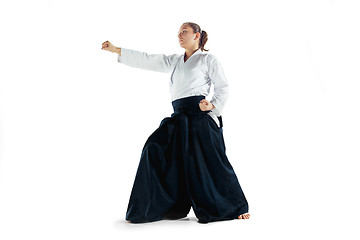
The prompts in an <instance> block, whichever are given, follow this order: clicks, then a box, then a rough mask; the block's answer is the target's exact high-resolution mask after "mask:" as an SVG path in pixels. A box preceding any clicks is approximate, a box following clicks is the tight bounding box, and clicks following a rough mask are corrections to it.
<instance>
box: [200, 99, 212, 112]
mask: <svg viewBox="0 0 360 240" xmlns="http://www.w3.org/2000/svg"><path fill="white" fill-rule="evenodd" d="M199 107H200V109H201V111H209V110H213V109H214V108H215V106H214V105H212V103H211V102H209V101H208V100H206V99H202V100H201V101H200V102H199Z"/></svg>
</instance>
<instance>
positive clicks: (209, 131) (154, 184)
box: [126, 95, 249, 223]
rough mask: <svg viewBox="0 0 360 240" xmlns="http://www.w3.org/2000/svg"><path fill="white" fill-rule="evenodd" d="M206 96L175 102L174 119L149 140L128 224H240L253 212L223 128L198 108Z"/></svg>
mask: <svg viewBox="0 0 360 240" xmlns="http://www.w3.org/2000/svg"><path fill="white" fill-rule="evenodd" d="M204 98H205V96H202V95H200V96H199V95H198V96H190V97H185V98H180V99H176V100H174V101H172V106H173V109H174V113H172V114H171V117H166V118H164V119H163V120H162V121H161V123H160V126H159V127H158V128H157V129H156V130H155V131H154V132H153V133H152V134H151V135H150V136H149V137H148V139H147V141H146V143H145V145H144V147H143V149H142V154H141V158H140V163H139V166H138V169H137V172H136V176H135V180H134V185H133V188H132V191H131V196H130V200H129V205H128V208H127V212H126V220H128V221H131V222H132V223H144V222H153V221H158V220H163V219H179V218H183V217H186V216H187V214H188V213H189V211H190V208H191V207H192V208H193V211H194V213H195V215H196V217H197V218H198V219H199V223H207V222H213V221H219V220H231V219H237V218H238V216H239V215H241V214H243V213H246V212H248V210H249V206H248V203H247V200H246V198H245V195H244V193H243V191H242V189H241V187H240V184H239V181H238V179H237V176H236V174H235V172H234V170H233V168H232V166H231V164H230V162H229V161H228V158H227V156H226V154H225V143H224V138H223V128H222V126H223V125H222V118H221V116H220V117H218V118H219V121H220V127H219V126H218V125H217V124H216V122H215V121H214V119H212V117H211V116H210V115H209V114H207V113H208V112H210V111H202V110H201V109H200V107H199V102H200V100H202V99H204Z"/></svg>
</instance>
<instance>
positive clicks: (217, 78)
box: [207, 54, 229, 117]
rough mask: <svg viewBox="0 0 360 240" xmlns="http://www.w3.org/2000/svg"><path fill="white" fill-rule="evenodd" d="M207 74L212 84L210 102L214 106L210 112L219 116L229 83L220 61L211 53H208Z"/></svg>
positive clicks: (227, 93)
mask: <svg viewBox="0 0 360 240" xmlns="http://www.w3.org/2000/svg"><path fill="white" fill-rule="evenodd" d="M207 62H208V76H209V78H210V80H211V82H212V83H213V84H214V95H213V97H212V99H211V100H210V102H211V103H212V104H213V105H214V106H215V108H214V109H213V110H211V111H212V112H214V113H215V115H216V116H218V117H219V116H220V115H221V113H222V111H223V109H224V107H225V103H226V101H227V99H228V97H229V84H228V82H227V80H226V77H225V74H224V71H223V68H222V66H221V63H220V61H219V60H218V59H217V58H216V57H215V56H214V55H212V54H209V55H208V61H207Z"/></svg>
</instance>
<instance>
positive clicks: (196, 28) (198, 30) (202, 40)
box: [182, 22, 209, 51]
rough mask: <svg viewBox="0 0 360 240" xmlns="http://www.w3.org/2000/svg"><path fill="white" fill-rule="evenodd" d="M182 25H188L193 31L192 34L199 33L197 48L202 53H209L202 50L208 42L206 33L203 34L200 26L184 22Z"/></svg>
mask: <svg viewBox="0 0 360 240" xmlns="http://www.w3.org/2000/svg"><path fill="white" fill-rule="evenodd" d="M182 25H189V26H190V27H191V28H192V29H193V31H194V33H200V39H199V48H201V51H204V50H205V51H209V49H208V50H206V49H204V46H205V43H206V42H207V40H208V34H207V32H205V31H204V30H201V28H200V26H199V25H198V24H196V23H193V22H185V23H183V24H182Z"/></svg>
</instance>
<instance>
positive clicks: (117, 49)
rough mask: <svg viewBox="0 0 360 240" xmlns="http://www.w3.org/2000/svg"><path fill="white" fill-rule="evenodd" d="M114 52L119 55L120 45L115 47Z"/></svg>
mask: <svg viewBox="0 0 360 240" xmlns="http://www.w3.org/2000/svg"><path fill="white" fill-rule="evenodd" d="M114 52H115V53H117V54H119V55H120V56H121V48H120V47H115V51H114Z"/></svg>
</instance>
